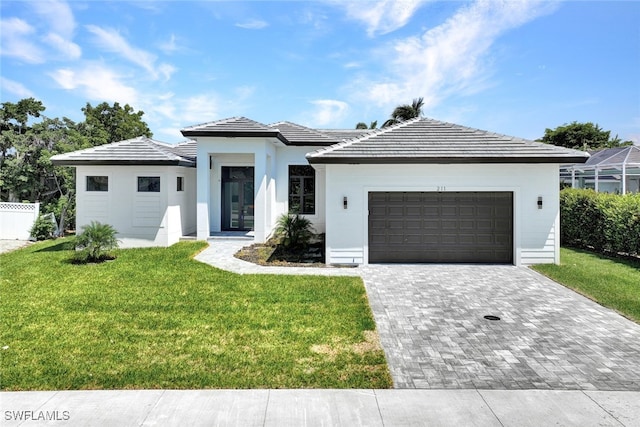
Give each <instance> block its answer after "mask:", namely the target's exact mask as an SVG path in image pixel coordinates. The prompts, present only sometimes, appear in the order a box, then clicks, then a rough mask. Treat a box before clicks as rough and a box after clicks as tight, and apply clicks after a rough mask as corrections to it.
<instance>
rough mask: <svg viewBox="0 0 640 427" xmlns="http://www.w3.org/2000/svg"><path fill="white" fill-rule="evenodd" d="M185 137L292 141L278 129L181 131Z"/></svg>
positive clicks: (287, 143) (287, 142)
mask: <svg viewBox="0 0 640 427" xmlns="http://www.w3.org/2000/svg"><path fill="white" fill-rule="evenodd" d="M180 133H182V135H183V136H185V137H198V136H213V137H220V138H277V139H279V140H280V141H281V142H283V143H284V144H286V145H290V144H291V143H290V142H289V141H288V140H287V138H285V137H284V136H283V135H282V134H281V133H280V132H278V131H229V130H226V131H225V130H206V129H203V130H198V129H194V130H189V129H183V130H181V131H180Z"/></svg>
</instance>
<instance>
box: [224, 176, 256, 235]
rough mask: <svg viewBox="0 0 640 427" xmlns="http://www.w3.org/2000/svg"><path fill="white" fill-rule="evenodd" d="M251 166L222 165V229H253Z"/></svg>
mask: <svg viewBox="0 0 640 427" xmlns="http://www.w3.org/2000/svg"><path fill="white" fill-rule="evenodd" d="M253 198H254V195H253V167H249V166H248V167H244V166H243V167H236V166H223V167H222V229H223V230H225V231H230V230H238V231H240V230H242V231H249V230H253V218H254V214H253Z"/></svg>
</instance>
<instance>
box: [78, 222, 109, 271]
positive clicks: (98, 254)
mask: <svg viewBox="0 0 640 427" xmlns="http://www.w3.org/2000/svg"><path fill="white" fill-rule="evenodd" d="M116 234H117V231H116V230H115V229H114V228H113V227H112V226H111V225H109V224H102V223H100V222H97V221H91V224H89V225H85V226H83V227H82V233H81V234H80V235H78V236H76V241H75V243H76V249H78V251H77V252H76V256H75V260H76V261H78V262H100V261H104V260H106V259H112V258H113V257H112V256H111V254H110V253H109V251H110V250H112V249H115V248H117V247H118V239H116Z"/></svg>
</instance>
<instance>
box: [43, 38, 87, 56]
mask: <svg viewBox="0 0 640 427" xmlns="http://www.w3.org/2000/svg"><path fill="white" fill-rule="evenodd" d="M44 41H45V42H47V43H48V44H49V45H51V46H53V47H54V48H55V49H56V50H58V51H59V52H60V53H62V54H63V55H64V56H65V57H67V58H69V59H78V58H80V56H82V49H80V46H78V45H77V44H75V43H74V42H72V41H71V40H66V39H64V38H63V37H62V36H60V35H59V34H56V33H49V34H47V36H46V37H45V38H44Z"/></svg>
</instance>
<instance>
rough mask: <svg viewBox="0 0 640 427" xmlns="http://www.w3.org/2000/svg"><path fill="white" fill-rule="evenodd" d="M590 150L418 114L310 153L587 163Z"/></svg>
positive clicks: (364, 158)
mask: <svg viewBox="0 0 640 427" xmlns="http://www.w3.org/2000/svg"><path fill="white" fill-rule="evenodd" d="M588 157H589V155H588V154H587V153H584V152H581V151H577V150H569V149H565V148H561V147H556V146H553V145H549V144H544V143H540V142H534V141H529V140H526V139H521V138H516V137H511V136H506V135H501V134H497V133H491V132H486V131H483V130H479V129H473V128H469V127H465V126H460V125H456V124H452V123H446V122H441V121H437V120H433V119H428V118H417V119H413V120H409V121H406V122H403V123H400V124H398V125H395V126H390V127H387V128H383V129H379V130H376V131H375V132H372V133H369V134H366V135H364V136H361V137H359V138H355V139H351V140H348V141H345V142H342V143H340V144H337V145H333V146H331V147H326V148H323V149H319V150H316V151H314V152H311V153H309V154H307V160H308V161H309V163H567V162H574V163H584V162H585V161H586V160H587V158H588Z"/></svg>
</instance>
